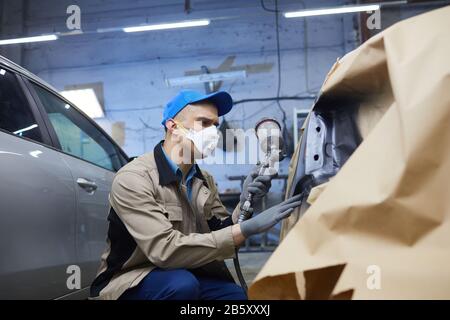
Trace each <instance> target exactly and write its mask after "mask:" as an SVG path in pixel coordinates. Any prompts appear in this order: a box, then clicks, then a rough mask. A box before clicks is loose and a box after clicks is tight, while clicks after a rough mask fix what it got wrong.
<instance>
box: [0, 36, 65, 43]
mask: <svg viewBox="0 0 450 320" xmlns="http://www.w3.org/2000/svg"><path fill="white" fill-rule="evenodd" d="M57 39H58V36H57V35H54V34H49V35H46V36H36V37H27V38H16V39H5V40H0V46H1V45H5V44H15V43H28V42H42V41H52V40H57Z"/></svg>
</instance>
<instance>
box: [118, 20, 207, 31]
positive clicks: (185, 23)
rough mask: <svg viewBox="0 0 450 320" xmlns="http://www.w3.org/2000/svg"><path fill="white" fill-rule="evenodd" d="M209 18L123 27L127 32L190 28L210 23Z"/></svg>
mask: <svg viewBox="0 0 450 320" xmlns="http://www.w3.org/2000/svg"><path fill="white" fill-rule="evenodd" d="M209 23H210V21H209V20H190V21H181V22H174V23H162V24H150V25H145V26H137V27H127V28H123V31H125V32H140V31H153V30H165V29H176V28H190V27H201V26H207V25H209Z"/></svg>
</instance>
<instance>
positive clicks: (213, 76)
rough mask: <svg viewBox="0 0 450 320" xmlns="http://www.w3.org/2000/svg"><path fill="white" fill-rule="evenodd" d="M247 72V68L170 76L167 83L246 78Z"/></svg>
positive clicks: (182, 83) (177, 84) (175, 84)
mask: <svg viewBox="0 0 450 320" xmlns="http://www.w3.org/2000/svg"><path fill="white" fill-rule="evenodd" d="M246 77H247V73H246V71H245V70H241V71H230V72H217V73H205V74H199V75H196V76H187V77H180V78H170V79H166V84H167V86H169V87H176V86H183V85H188V84H193V83H203V82H213V81H223V80H230V79H239V78H246Z"/></svg>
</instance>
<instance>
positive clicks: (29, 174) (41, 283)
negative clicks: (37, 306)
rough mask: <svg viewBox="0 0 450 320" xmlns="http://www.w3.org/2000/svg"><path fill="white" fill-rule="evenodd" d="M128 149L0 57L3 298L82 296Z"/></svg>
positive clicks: (91, 274)
mask: <svg viewBox="0 0 450 320" xmlns="http://www.w3.org/2000/svg"><path fill="white" fill-rule="evenodd" d="M128 161H129V159H128V157H127V155H126V154H125V153H124V152H123V150H121V149H120V147H119V146H118V145H117V144H115V143H114V141H113V140H112V139H111V137H109V136H108V134H106V133H105V132H104V131H103V130H102V129H101V128H100V127H99V126H98V125H97V124H96V123H95V122H94V121H92V120H91V119H90V118H89V117H88V116H86V115H85V114H84V113H83V112H81V111H80V110H79V109H77V108H76V107H74V106H73V105H72V104H71V103H70V102H69V101H67V100H66V99H65V98H64V97H62V96H61V95H59V94H58V92H57V91H56V90H55V89H53V88H52V87H51V86H50V85H48V84H46V83H45V82H44V81H42V80H41V79H39V78H38V77H36V76H35V75H33V74H31V73H30V72H28V71H26V70H25V69H23V68H21V67H20V66H18V65H16V64H14V63H13V62H11V61H9V60H7V59H5V58H4V57H1V56H0V213H1V215H0V299H60V298H86V297H87V296H88V292H89V285H90V283H91V282H92V280H93V279H94V277H95V274H96V271H97V267H98V264H99V261H100V255H101V253H102V251H103V249H104V246H105V239H106V235H107V230H108V222H107V215H108V194H109V191H110V188H111V183H112V179H113V177H114V173H115V172H116V171H117V170H118V169H119V168H120V167H121V166H123V165H124V164H126V163H127V162H128Z"/></svg>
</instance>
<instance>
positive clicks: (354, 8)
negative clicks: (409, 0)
mask: <svg viewBox="0 0 450 320" xmlns="http://www.w3.org/2000/svg"><path fill="white" fill-rule="evenodd" d="M379 9H380V5H378V4H372V5H365V6H344V7H338V8H324V9H311V10H301V11H292V12H286V13H285V14H284V16H285V17H286V18H300V17H310V16H322V15H327V14H339V13H351V12H361V11H376V10H379Z"/></svg>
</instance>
